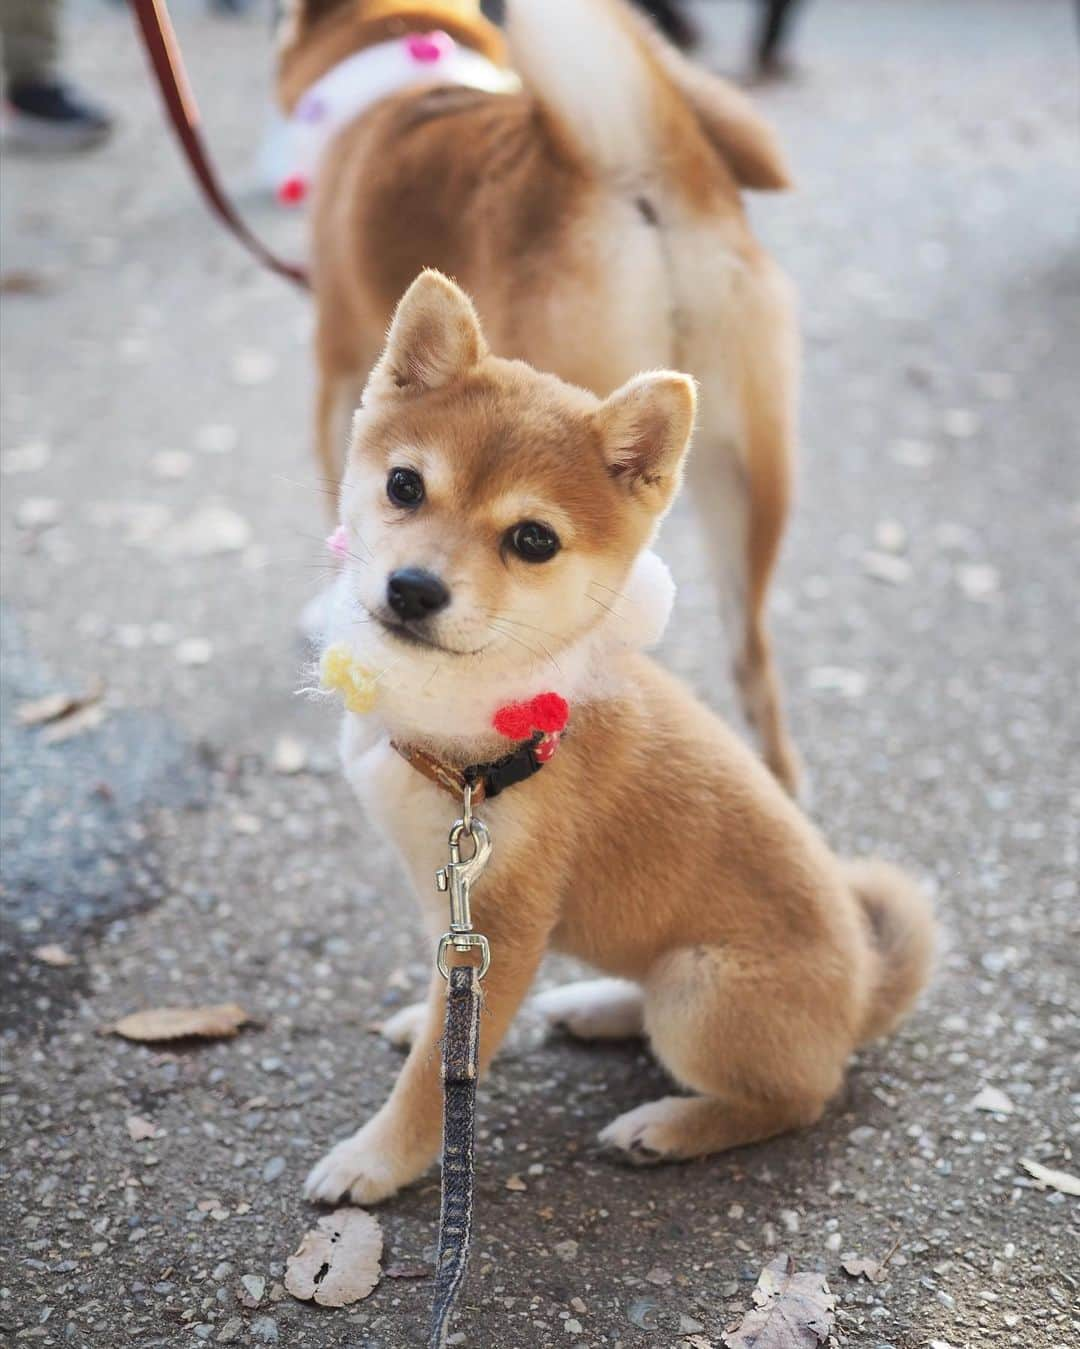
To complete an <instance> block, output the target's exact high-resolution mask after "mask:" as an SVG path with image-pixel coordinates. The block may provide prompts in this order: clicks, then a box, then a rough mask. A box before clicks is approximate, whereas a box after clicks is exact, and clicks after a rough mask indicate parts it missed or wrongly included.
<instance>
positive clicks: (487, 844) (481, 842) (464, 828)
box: [435, 787, 491, 979]
mask: <svg viewBox="0 0 1080 1349" xmlns="http://www.w3.org/2000/svg"><path fill="white" fill-rule="evenodd" d="M463 837H464V838H469V839H472V842H473V853H472V856H471V857H467V858H466V859H465V860H464V861H462V858H461V839H462V838H463ZM449 842H450V861H449V862H448V863H447V864H446V866H444V867H440V868H439V870H438V871H436V873H435V888H436V889H437V890H438V891H439V892H440V894H449V896H450V930H449V931H448V932H444V933H443V935H442V936H441V937H440V938H439V948H438V951H437V952H436V955H435V963H436V965H437V966H438V967H439V973H440V974H441V975H442V977H443V978H444V979H449V978H450V967H449V965H447V963H446V953H447V951H448V950H449V948H450V947H451V946H452V947H453V948H454V950H455V951H457V952H458V954H459V955H467V954H468V952H469V951H471V950H479V952H480V968H479V970H478V971H477V978H480V979H482V978H483V977H484V975H485V974H486V973H487V971H488V966H489V965H490V964H491V949H490V947H489V946H488V939H487V938H486V937H485V936H484V934H483V933H482V932H474V931H473V925H472V913H471V911H470V909H469V890H470V888H471V887H472V886H473V885H474V884H475V882H476V881H477V880H478V879H479V878H480V873H481V872H482V871H483V870H484V868H485V867H486V866H487V864H488V859H489V858H490V857H491V835H490V834H489V833H488V830H487V825H485V824H484V822H483V820H478V819H475V818H474V817H473V813H472V788H471V787H466V788H465V796H464V802H463V807H462V818H461V819H460V820H456V821H455V822H454V825H453V828H452V829H451V830H450V840H449Z"/></svg>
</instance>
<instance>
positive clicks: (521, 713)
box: [492, 693, 570, 740]
mask: <svg viewBox="0 0 1080 1349" xmlns="http://www.w3.org/2000/svg"><path fill="white" fill-rule="evenodd" d="M569 720H570V704H569V703H568V702H567V701H566V699H565V698H563V697H562V696H561V695H559V694H558V693H538V694H537V695H536V697H535V698H530V700H529V701H528V702H527V703H507V704H506V705H505V707H500V708H499V710H498V711H497V712H496V713H495V717H494V721H493V723H492V724H493V725H494V727H495V729H496V730H497V731H498V733H499V734H500V735H505V736H506V738H507V739H508V740H527V739H528V738H529V736H530V735H532V733H533V731H543V732H544V734H545V735H554V734H557V733H558V732H559V731H562V730H565V729H566V723H567V722H568V721H569Z"/></svg>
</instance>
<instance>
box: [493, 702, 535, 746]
mask: <svg viewBox="0 0 1080 1349" xmlns="http://www.w3.org/2000/svg"><path fill="white" fill-rule="evenodd" d="M493 725H494V727H495V729H496V730H497V731H498V733H499V734H500V735H505V736H506V738H507V740H527V739H528V738H529V735H530V733H531V731H532V719H531V717H530V716H529V705H528V703H507V704H506V706H505V707H500V708H499V710H498V711H497V712H496V713H495V719H494V722H493Z"/></svg>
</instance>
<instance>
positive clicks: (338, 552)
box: [326, 525, 349, 561]
mask: <svg viewBox="0 0 1080 1349" xmlns="http://www.w3.org/2000/svg"><path fill="white" fill-rule="evenodd" d="M326 546H327V548H329V549H330V551H331V552H332V553H333V555H334V556H335V557H336V558H338V559H339V560H340V561H344V560H345V557H346V556H347V555H348V552H349V536H348V534H347V533H346V531H345V526H344V525H338V527H337V529H335V530H334V532H333V534H327V536H326Z"/></svg>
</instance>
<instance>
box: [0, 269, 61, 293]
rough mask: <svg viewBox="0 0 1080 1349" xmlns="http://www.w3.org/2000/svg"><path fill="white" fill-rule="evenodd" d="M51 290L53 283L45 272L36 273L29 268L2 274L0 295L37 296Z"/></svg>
mask: <svg viewBox="0 0 1080 1349" xmlns="http://www.w3.org/2000/svg"><path fill="white" fill-rule="evenodd" d="M51 288H52V282H51V280H50V279H49V277H48V276H47V275H46V273H45V272H35V271H33V270H32V269H31V268H29V267H12V268H9V270H8V271H6V272H0V295H37V294H39V293H40V292H41V291H44V290H50V289H51Z"/></svg>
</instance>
